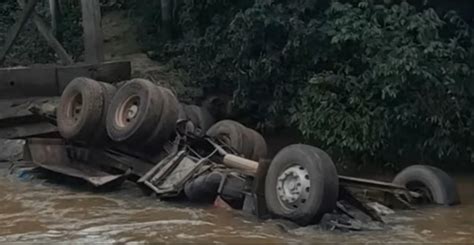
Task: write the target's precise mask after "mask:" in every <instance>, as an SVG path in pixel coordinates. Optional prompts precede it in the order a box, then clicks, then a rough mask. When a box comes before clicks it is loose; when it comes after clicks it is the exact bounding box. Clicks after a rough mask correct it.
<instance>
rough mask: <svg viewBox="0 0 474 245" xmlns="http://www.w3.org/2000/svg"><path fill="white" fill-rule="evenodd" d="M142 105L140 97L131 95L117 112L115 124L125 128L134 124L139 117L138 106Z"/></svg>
mask: <svg viewBox="0 0 474 245" xmlns="http://www.w3.org/2000/svg"><path fill="white" fill-rule="evenodd" d="M139 107H140V97H138V96H131V97H130V98H128V99H127V100H125V101H124V102H123V103H122V104H121V105H120V106H119V107H118V108H119V109H118V111H117V113H115V124H116V125H118V126H119V127H121V128H125V127H127V126H128V125H130V124H133V123H134V121H135V120H136V119H137V117H138V108H139Z"/></svg>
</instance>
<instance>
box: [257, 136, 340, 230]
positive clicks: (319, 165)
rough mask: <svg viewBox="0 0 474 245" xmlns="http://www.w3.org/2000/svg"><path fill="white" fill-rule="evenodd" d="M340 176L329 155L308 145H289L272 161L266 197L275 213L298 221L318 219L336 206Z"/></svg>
mask: <svg viewBox="0 0 474 245" xmlns="http://www.w3.org/2000/svg"><path fill="white" fill-rule="evenodd" d="M338 193H339V178H338V176H337V171H336V168H335V166H334V164H333V162H332V160H331V158H330V157H329V156H328V155H327V154H326V153H325V152H323V151H322V150H320V149H318V148H316V147H312V146H308V145H301V144H298V145H291V146H288V147H286V148H284V149H283V150H281V151H280V152H279V153H278V154H277V155H276V156H275V158H274V159H273V161H272V162H271V165H270V167H269V169H268V172H267V176H266V178H265V199H266V204H267V207H268V210H269V211H270V212H271V213H272V214H273V215H275V216H277V217H281V218H285V219H289V220H292V221H294V222H296V223H298V224H300V225H308V224H313V223H317V222H319V220H320V219H321V217H322V216H323V214H325V213H328V212H331V211H333V210H334V208H335V207H336V202H337V199H338Z"/></svg>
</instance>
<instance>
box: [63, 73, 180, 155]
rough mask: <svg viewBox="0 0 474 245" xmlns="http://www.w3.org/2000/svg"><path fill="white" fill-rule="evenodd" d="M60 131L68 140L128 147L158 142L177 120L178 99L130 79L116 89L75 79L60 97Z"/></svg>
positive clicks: (148, 83)
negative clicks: (122, 144) (106, 142)
mask: <svg viewBox="0 0 474 245" xmlns="http://www.w3.org/2000/svg"><path fill="white" fill-rule="evenodd" d="M57 120H58V129H59V132H60V134H61V135H62V136H63V137H64V138H65V139H69V140H78V141H84V142H87V143H92V144H103V143H104V141H108V140H112V141H114V142H118V143H124V144H127V145H130V146H144V145H147V144H161V143H164V142H165V141H166V140H168V139H169V137H170V136H171V134H172V133H174V129H175V127H176V121H177V120H178V100H177V99H176V97H175V95H174V94H173V93H172V92H171V91H170V90H169V89H166V88H163V87H159V86H156V85H154V84H153V83H152V82H150V81H148V80H144V79H134V80H131V81H129V82H127V83H126V84H125V85H123V86H121V87H120V88H119V89H118V90H117V89H116V88H115V87H114V86H113V85H110V84H107V83H101V82H98V81H94V80H91V79H88V78H76V79H74V80H73V81H72V82H71V83H70V84H69V85H68V86H67V88H66V89H65V91H64V92H63V94H62V96H61V100H60V104H59V108H58V113H57Z"/></svg>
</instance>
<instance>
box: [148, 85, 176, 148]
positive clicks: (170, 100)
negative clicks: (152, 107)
mask: <svg viewBox="0 0 474 245" xmlns="http://www.w3.org/2000/svg"><path fill="white" fill-rule="evenodd" d="M157 89H159V90H161V92H160V93H161V94H162V95H163V109H162V111H161V115H160V119H159V122H158V124H157V125H156V127H155V129H154V131H153V132H152V133H151V136H150V138H149V140H148V141H147V142H146V143H145V144H147V145H148V144H150V146H153V145H154V144H157V145H160V144H162V143H164V142H165V141H167V140H168V139H169V138H170V136H171V135H172V134H173V133H174V132H176V122H177V121H178V118H179V102H178V99H176V96H175V95H174V94H173V92H171V90H169V89H167V88H163V87H157Z"/></svg>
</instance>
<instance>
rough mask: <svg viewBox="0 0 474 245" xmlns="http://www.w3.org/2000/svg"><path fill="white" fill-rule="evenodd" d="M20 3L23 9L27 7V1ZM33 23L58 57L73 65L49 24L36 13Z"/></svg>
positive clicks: (66, 63)
mask: <svg viewBox="0 0 474 245" xmlns="http://www.w3.org/2000/svg"><path fill="white" fill-rule="evenodd" d="M18 3H19V4H20V6H21V7H24V6H25V0H18ZM32 17H33V22H34V23H35V25H36V28H37V29H38V31H39V32H40V33H41V35H42V36H43V38H44V39H45V40H46V42H47V43H48V45H49V46H50V47H51V48H52V49H54V51H55V52H56V54H58V57H59V58H60V59H61V61H62V63H63V64H64V65H72V64H73V63H74V61H73V60H72V58H71V56H70V55H69V54H68V53H67V51H66V50H65V49H64V48H63V46H62V45H61V43H60V42H59V41H58V40H57V39H56V37H54V34H53V32H52V31H51V30H50V29H49V27H48V24H47V23H46V21H45V20H43V18H42V17H41V16H39V15H38V14H36V13H35V12H33V13H32Z"/></svg>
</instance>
